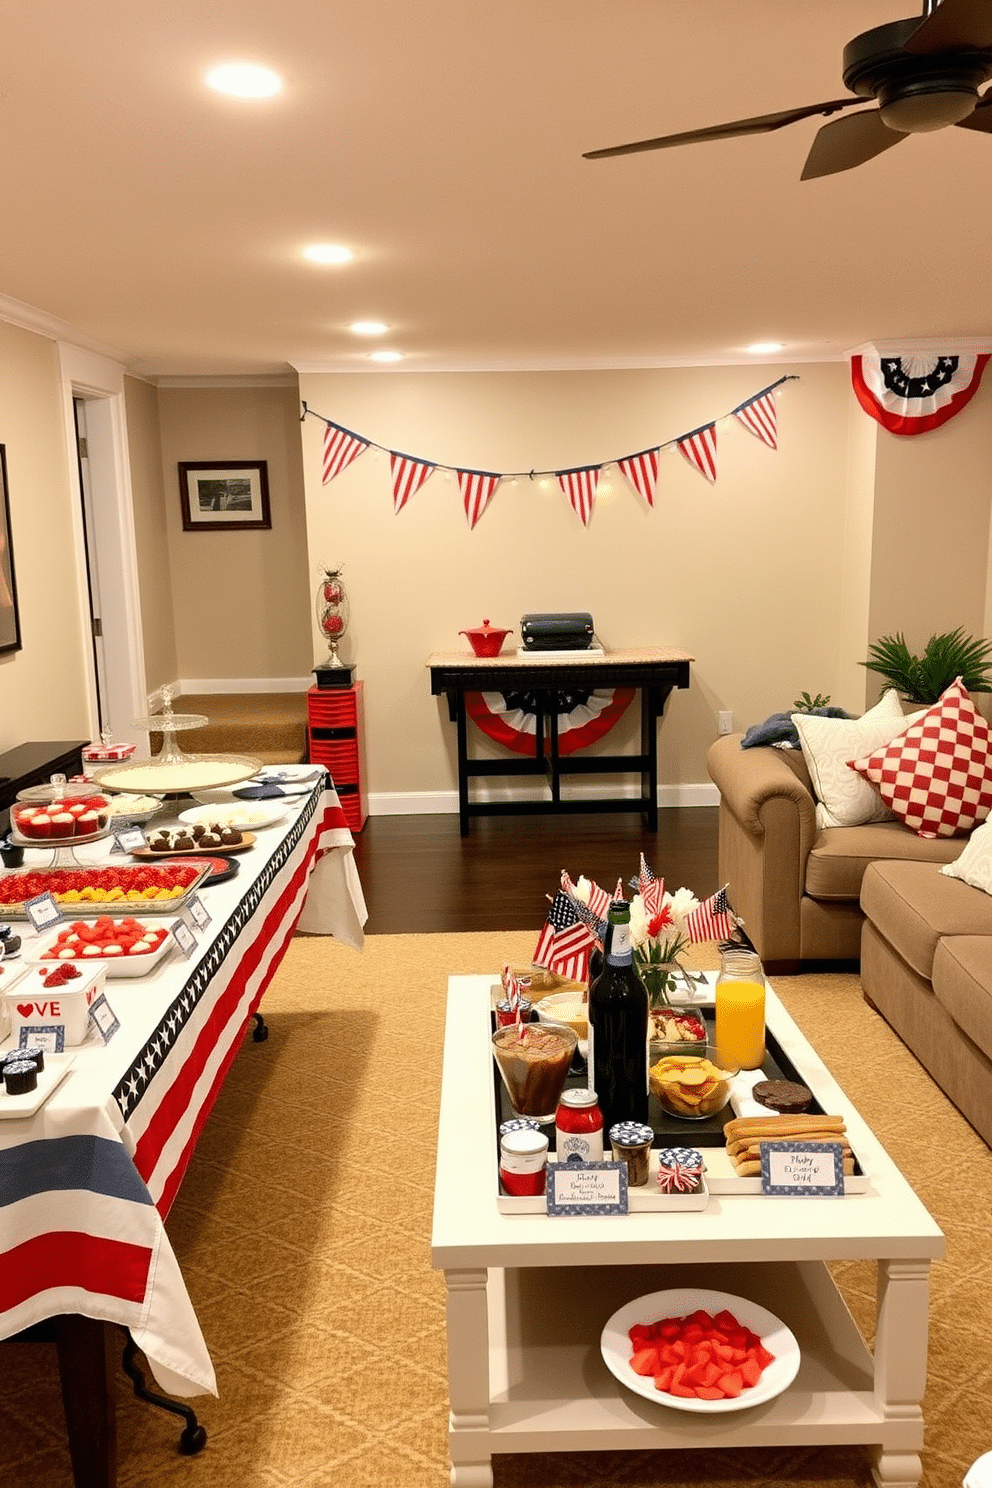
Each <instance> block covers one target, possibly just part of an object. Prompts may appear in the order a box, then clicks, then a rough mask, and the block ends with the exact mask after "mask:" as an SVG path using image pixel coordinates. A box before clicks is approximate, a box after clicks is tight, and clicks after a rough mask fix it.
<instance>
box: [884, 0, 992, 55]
mask: <svg viewBox="0 0 992 1488" xmlns="http://www.w3.org/2000/svg"><path fill="white" fill-rule="evenodd" d="M954 47H980V48H982V49H988V50H992V5H989V3H988V0H942V3H941V4H940V5H938V6H937V9H936V10H934V11H932V12H931V13H930V15H928V16H927V18H926V20H924V21H921V22H920V24H919V25H918V26H917V28H916V30H915V31H914V32H913V34H912V36H910V38H909V40H908V41H905V42H903V50H904V51H906V52H915V53H927V52H947V51H951V50H952V49H953V48H954Z"/></svg>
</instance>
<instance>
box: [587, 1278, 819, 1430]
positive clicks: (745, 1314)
mask: <svg viewBox="0 0 992 1488" xmlns="http://www.w3.org/2000/svg"><path fill="white" fill-rule="evenodd" d="M600 1348H601V1349H602V1354H603V1360H604V1362H605V1364H606V1367H607V1368H608V1369H609V1371H610V1373H611V1374H612V1375H614V1376H615V1377H616V1378H617V1379H618V1380H619V1381H620V1383H621V1384H622V1385H626V1386H627V1388H628V1389H629V1390H633V1391H634V1392H635V1393H636V1394H637V1395H643V1396H644V1398H645V1399H646V1400H655V1401H657V1402H658V1404H659V1405H668V1406H671V1407H672V1408H673V1409H674V1410H684V1411H703V1412H711V1411H737V1410H746V1409H747V1408H748V1407H749V1406H752V1405H762V1404H763V1403H764V1402H765V1401H766V1400H773V1399H774V1398H775V1396H776V1395H781V1393H782V1391H783V1390H785V1389H787V1388H788V1387H789V1385H791V1384H792V1381H793V1380H794V1379H795V1377H796V1375H797V1373H798V1372H799V1362H800V1356H799V1344H798V1343H797V1342H796V1338H795V1335H794V1334H793V1333H792V1332H791V1331H790V1330H789V1329H788V1328H787V1327H786V1326H785V1324H784V1323H783V1322H781V1321H780V1320H779V1319H778V1318H777V1317H776V1316H775V1315H774V1313H771V1312H769V1311H768V1310H767V1309H766V1308H764V1307H760V1306H759V1305H758V1303H756V1302H750V1301H748V1300H747V1299H746V1298H745V1297H734V1296H731V1295H730V1294H729V1293H728V1292H711V1291H704V1290H701V1289H699V1288H687V1287H683V1288H676V1289H673V1290H671V1291H667V1292H651V1293H650V1294H649V1295H648V1296H646V1297H638V1298H637V1299H636V1300H635V1301H633V1302H628V1303H627V1304H626V1306H624V1307H621V1308H620V1309H619V1310H618V1311H617V1312H615V1313H614V1314H613V1316H612V1317H611V1318H610V1320H609V1322H608V1323H607V1324H606V1326H605V1327H604V1329H603V1333H602V1337H601V1339H600Z"/></svg>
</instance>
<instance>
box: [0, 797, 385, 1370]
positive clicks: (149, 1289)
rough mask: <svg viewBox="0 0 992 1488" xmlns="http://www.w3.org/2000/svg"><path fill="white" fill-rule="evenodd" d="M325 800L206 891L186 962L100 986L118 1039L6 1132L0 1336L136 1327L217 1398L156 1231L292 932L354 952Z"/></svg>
mask: <svg viewBox="0 0 992 1488" xmlns="http://www.w3.org/2000/svg"><path fill="white" fill-rule="evenodd" d="M325 787H326V782H325V781H323V780H322V781H320V782H318V784H317V785H316V786H315V788H314V789H313V790H312V791H311V792H310V794H309V795H307V796H304V797H302V798H297V799H294V800H292V801H291V802H289V803H288V817H287V819H286V820H285V821H283V822H281V823H279V824H278V825H277V826H275V827H272V828H269V829H268V830H267V831H264V832H261V831H260V832H259V833H258V834H257V840H256V844H255V846H254V847H253V848H252V849H251V850H250V851H249V852H248V853H245V854H243V855H242V856H241V857H240V859H239V871H238V873H237V875H236V876H235V877H234V878H233V879H231V880H230V881H229V882H227V883H224V884H217V885H215V886H211V887H209V888H205V889H204V890H203V891H202V902H203V904H204V906H205V908H206V910H207V911H208V913H209V914H210V916H211V921H210V924H209V925H207V926H206V927H205V928H204V930H203V931H202V932H200V934H199V935H198V937H197V946H196V949H195V950H194V951H193V953H192V955H191V956H190V957H189V958H188V959H184V958H183V957H182V955H181V954H180V952H179V951H178V950H175V951H173V952H172V954H171V955H170V956H169V957H167V958H166V959H165V960H164V961H163V962H162V964H161V966H160V967H158V968H156V970H154V971H153V972H152V973H150V974H149V975H148V976H147V977H143V978H141V979H140V980H139V979H135V980H134V981H131V980H123V979H122V980H116V979H114V980H110V981H108V982H107V984H106V994H107V998H108V1001H109V1002H110V1004H111V1007H112V1008H113V1011H114V1013H115V1014H116V1016H117V1018H118V1020H119V1022H120V1025H121V1026H120V1028H119V1030H118V1031H117V1033H116V1034H115V1035H114V1036H113V1038H112V1039H111V1040H110V1042H109V1043H108V1044H107V1045H106V1046H105V1047H103V1046H102V1045H101V1044H100V1042H99V1040H98V1039H97V1038H96V1036H95V1035H91V1040H90V1041H89V1042H87V1043H86V1044H84V1045H82V1046H81V1047H80V1048H79V1049H78V1050H76V1051H74V1052H75V1054H76V1058H75V1060H74V1063H73V1066H72V1069H71V1070H70V1073H69V1075H68V1076H67V1077H66V1078H65V1080H64V1081H63V1082H62V1084H61V1085H59V1087H58V1088H57V1089H56V1090H55V1092H54V1093H53V1094H52V1095H51V1097H50V1098H49V1099H48V1100H47V1101H46V1102H45V1104H44V1105H43V1106H42V1107H41V1108H40V1110H39V1111H37V1112H36V1113H35V1114H34V1115H32V1116H30V1117H23V1118H20V1119H16V1120H0V1337H9V1336H11V1335H12V1334H14V1333H18V1332H20V1331H21V1330H22V1329H24V1328H27V1327H29V1326H31V1325H32V1324H34V1323H37V1322H41V1321H43V1320H44V1319H46V1318H49V1317H54V1316H56V1315H58V1314H60V1313H65V1312H75V1313H82V1314H83V1315H85V1316H87V1317H93V1318H102V1319H105V1320H106V1321H108V1322H113V1323H119V1324H121V1325H122V1326H124V1327H126V1328H128V1329H129V1330H130V1332H131V1335H132V1337H133V1338H134V1340H135V1343H136V1344H137V1345H138V1347H139V1348H140V1349H141V1350H142V1351H143V1352H144V1353H145V1355H146V1357H147V1358H148V1361H149V1364H150V1365H151V1368H152V1371H153V1373H154V1374H155V1376H156V1379H157V1380H158V1382H159V1384H160V1385H161V1386H162V1387H163V1388H164V1389H166V1390H167V1391H168V1392H169V1393H170V1394H176V1395H195V1394H201V1393H216V1385H215V1380H214V1371H213V1366H212V1364H211V1362H210V1356H209V1353H208V1351H207V1348H206V1344H205V1343H204V1340H203V1335H202V1333H201V1331H200V1327H199V1323H198V1322H197V1319H196V1315H195V1313H194V1311H193V1306H192V1303H191V1302H190V1300H189V1296H188V1294H187V1292H186V1287H185V1284H184V1282H183V1279H182V1275H181V1273H180V1270H179V1266H178V1263H177V1261H176V1258H175V1255H174V1254H173V1251H172V1247H171V1245H170V1244H169V1240H168V1237H167V1236H166V1233H165V1230H164V1227H163V1220H164V1218H165V1216H166V1215H167V1214H168V1211H169V1207H170V1205H171V1204H172V1202H173V1200H174V1198H175V1196H176V1193H177V1192H178V1189H179V1186H180V1184H181V1182H182V1179H183V1175H184V1173H185V1171H186V1167H187V1165H188V1163H189V1160H190V1158H191V1156H192V1154H193V1150H194V1148H195V1146H196V1141H197V1138H198V1136H199V1134H200V1131H201V1130H202V1128H203V1125H204V1123H205V1122H206V1119H207V1117H208V1115H209V1113H210V1110H211V1107H212V1106H213V1103H214V1101H215V1100H216V1098H217V1095H218V1093H219V1091H220V1089H221V1087H222V1085H223V1083H224V1079H225V1076H226V1075H227V1072H228V1069H229V1068H230V1065H231V1062H232V1060H233V1059H234V1056H235V1054H236V1053H237V1051H238V1048H239V1047H240V1044H241V1042H242V1039H243V1037H244V1033H245V1029H246V1026H247V1025H248V1023H249V1022H250V1020H251V1017H252V1014H253V1013H254V1012H255V1010H256V1009H257V1008H258V1005H259V1003H260V1002H261V1000H262V996H263V994H264V992H265V989H266V987H267V986H268V984H269V982H270V980H271V978H272V976H273V974H274V972H275V970H276V968H277V967H278V965H279V962H280V961H281V960H282V957H283V955H284V954H285V951H286V947H287V945H288V944H289V941H290V939H291V937H292V935H293V933H294V931H295V930H296V928H297V926H298V925H300V926H301V927H304V928H306V929H307V930H308V931H310V932H311V933H318V934H328V935H334V936H336V937H337V938H339V939H341V940H342V941H344V942H345V943H346V944H348V945H351V946H353V947H355V948H356V949H359V950H360V949H361V946H362V937H363V928H362V927H363V925H364V922H365V904H364V900H363V897H362V892H361V885H360V883H359V881H358V876H357V873H356V871H355V867H354V862H353V859H352V847H353V845H354V843H353V839H352V836H351V833H350V831H349V830H348V827H347V824H346V822H345V819H344V816H343V813H342V811H341V806H340V802H339V801H338V798H337V795H336V793H335V792H334V790H333V788H325ZM29 936H30V932H29V931H26V935H25V938H26V939H27V938H29ZM0 1047H4V1046H0Z"/></svg>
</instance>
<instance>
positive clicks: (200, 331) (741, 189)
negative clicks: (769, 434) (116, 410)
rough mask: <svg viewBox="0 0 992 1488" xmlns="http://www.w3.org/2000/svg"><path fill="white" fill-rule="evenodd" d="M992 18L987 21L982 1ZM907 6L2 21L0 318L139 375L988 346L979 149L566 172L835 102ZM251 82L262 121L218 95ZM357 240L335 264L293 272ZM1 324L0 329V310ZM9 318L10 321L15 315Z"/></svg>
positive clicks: (19, 1) (798, 132) (990, 282)
mask: <svg viewBox="0 0 992 1488" xmlns="http://www.w3.org/2000/svg"><path fill="white" fill-rule="evenodd" d="M990 3H992V0H990ZM918 13H919V7H918V4H917V3H915V0H347V3H345V0H167V3H163V0H91V3H89V4H88V5H76V4H69V3H67V0H30V3H25V0H2V3H0V141H2V150H0V183H2V205H3V218H2V226H0V295H2V296H5V297H6V299H7V305H6V312H5V313H7V314H8V316H9V315H10V314H11V306H10V301H18V302H21V303H22V304H23V305H25V306H30V307H33V308H34V309H35V310H37V311H39V312H43V314H44V316H46V317H52V318H53V321H54V322H56V323H57V322H63V323H65V325H66V326H68V327H71V328H72V330H73V332H74V333H75V335H76V337H77V339H82V340H84V341H85V342H86V343H90V344H95V345H97V346H100V347H102V348H105V349H107V350H109V351H111V352H113V353H114V354H116V355H117V356H119V357H120V358H122V359H123V360H124V361H125V362H126V363H127V364H128V365H129V366H130V367H131V369H132V370H134V371H136V372H141V373H145V374H147V375H150V376H166V377H167V376H183V375H194V376H197V375H234V374H247V373H265V372H272V371H285V370H286V369H287V367H288V366H298V367H309V368H317V367H319V368H327V369H328V370H336V369H340V370H361V369H364V368H368V367H370V365H371V364H370V363H369V362H368V352H369V349H370V347H369V343H368V342H365V341H358V340H357V339H356V338H355V337H354V336H353V335H351V334H350V333H349V332H348V330H347V325H348V323H349V322H351V321H352V320H355V319H360V318H361V319H364V318H376V319H380V320H384V321H387V322H388V323H389V324H390V326H391V327H392V329H391V331H390V334H389V336H388V337H387V338H385V339H386V342H387V344H389V345H390V346H395V347H396V348H398V349H400V350H402V351H403V352H404V353H405V356H406V360H405V361H403V362H402V363H399V364H398V365H399V366H400V368H401V369H403V370H418V369H432V370H433V369H461V368H481V367H494V368H500V367H511V368H514V367H521V368H524V367H526V368H531V367H591V366H644V365H664V364H673V363H674V364H678V363H691V362H710V361H716V362H719V361H737V360H743V359H744V357H743V348H744V347H745V346H746V345H748V344H749V343H751V342H752V341H755V340H766V339H775V340H779V341H782V342H784V343H785V346H786V350H785V352H784V353H782V357H783V358H784V359H787V360H799V359H831V358H836V357H841V356H843V355H845V353H847V352H849V351H850V350H851V349H852V348H854V347H857V346H859V345H862V344H864V343H866V342H869V341H871V342H875V343H876V344H884V343H888V344H890V345H891V344H892V343H893V342H899V343H901V344H903V345H905V346H906V347H907V348H908V347H910V346H915V345H919V346H923V345H924V344H926V345H931V344H932V343H933V342H934V341H935V340H937V341H940V340H941V338H943V339H944V340H945V341H946V342H947V344H948V346H951V345H952V343H953V344H955V345H957V344H960V342H961V341H962V339H963V338H967V339H981V338H984V337H988V336H990V335H992V275H990V273H989V270H988V266H987V253H988V244H989V242H990V237H992V191H990V185H992V137H990V136H988V135H983V134H978V133H975V132H973V131H968V130H962V129H953V128H952V129H947V130H943V131H941V132H940V133H938V134H935V135H929V136H916V137H913V138H909V139H907V140H906V141H904V142H903V143H902V144H901V145H900V146H899V147H898V148H897V149H894V150H890V151H888V152H887V153H886V154H884V155H882V156H880V157H878V158H877V159H875V160H873V161H871V162H869V163H868V164H867V165H864V166H862V167H861V168H859V169H858V170H855V171H851V172H848V173H845V174H843V175H840V176H834V177H829V178H826V179H823V180H817V181H810V182H805V183H802V182H800V180H799V173H800V170H801V168H802V163H803V160H804V158H805V155H806V151H807V150H808V148H809V145H810V143H811V141H812V138H813V135H814V133H815V131H816V129H817V127H818V126H819V124H820V123H821V121H820V120H819V119H815V118H814V119H810V120H807V121H805V122H803V123H800V124H796V125H793V126H791V127H789V128H787V129H784V130H782V131H780V132H778V133H775V134H772V135H766V136H760V137H750V138H745V139H737V140H727V141H721V142H718V143H712V144H703V145H698V144H697V145H693V146H690V147H687V148H683V149H680V150H666V151H661V152H654V153H651V154H640V155H634V156H628V157H625V158H622V159H613V160H601V161H587V160H583V159H582V158H581V156H582V152H583V151H584V150H589V149H594V148H597V147H600V146H605V145H611V144H619V143H622V142H625V141H627V140H633V139H638V138H642V137H644V136H650V135H656V134H661V133H667V132H674V131H676V130H682V129H691V128H696V127H699V126H702V125H707V124H713V123H719V122H723V121H725V120H729V119H734V118H738V117H741V116H745V115H753V114H756V113H765V112H771V111H773V110H777V109H782V108H789V107H792V106H796V105H800V104H805V103H812V102H817V101H820V100H826V99H830V98H836V97H840V96H843V94H844V89H843V84H842V82H841V77H840V68H841V52H842V49H843V46H844V43H845V42H846V41H848V40H849V39H850V38H851V37H852V36H854V35H855V34H857V33H858V32H860V31H864V30H867V29H868V28H869V27H872V26H876V25H881V24H883V23H884V22H886V21H890V20H895V19H898V18H900V17H903V16H912V15H915V14H918ZM231 58H239V59H250V60H253V61H260V62H265V63H267V64H268V65H270V66H272V67H273V68H275V69H276V70H277V71H278V72H280V73H281V74H282V75H283V77H284V79H285V84H286V86H285V90H284V92H283V93H282V94H281V95H280V96H279V97H278V98H276V99H274V100H267V101H263V102H255V103H247V102H236V101H234V100H230V99H224V98H221V97H219V96H217V95H215V94H213V93H211V92H210V91H209V90H207V89H206V88H205V87H204V86H203V84H202V75H203V73H204V72H205V71H206V70H207V69H208V68H209V67H210V66H212V65H213V64H215V63H217V62H219V61H223V60H228V59H231ZM315 241H325V242H326V241H332V242H343V243H347V244H349V245H350V246H351V247H352V248H353V249H354V250H355V255H356V256H355V260H354V262H353V263H352V264H350V265H349V266H347V267H344V268H327V267H323V268H320V267H315V266H313V265H311V264H309V263H306V262H304V261H303V259H302V258H301V256H300V254H301V250H302V248H303V247H304V246H305V245H306V244H307V243H311V242H315ZM3 310H4V307H3V306H2V305H0V312H2V311H3ZM15 318H16V317H15Z"/></svg>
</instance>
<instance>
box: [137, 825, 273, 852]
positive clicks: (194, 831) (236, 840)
mask: <svg viewBox="0 0 992 1488" xmlns="http://www.w3.org/2000/svg"><path fill="white" fill-rule="evenodd" d="M254 843H255V836H254V833H252V832H242V831H241V829H240V828H239V827H231V826H228V825H227V824H226V823H223V822H193V823H191V824H189V825H185V826H181V827H160V828H158V829H157V830H156V831H154V832H146V833H145V846H144V847H139V848H136V849H135V850H134V851H133V852H132V854H131V856H132V857H135V858H169V857H183V858H196V857H210V856H211V855H213V854H222V855H223V856H225V857H226V856H227V855H228V854H230V853H240V852H247V851H248V849H249V848H250V847H252V846H254Z"/></svg>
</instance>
